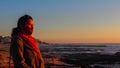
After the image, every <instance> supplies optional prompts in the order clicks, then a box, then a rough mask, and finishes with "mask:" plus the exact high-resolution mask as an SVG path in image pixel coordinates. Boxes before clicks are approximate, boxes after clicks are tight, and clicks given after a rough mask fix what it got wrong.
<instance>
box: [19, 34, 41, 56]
mask: <svg viewBox="0 0 120 68" xmlns="http://www.w3.org/2000/svg"><path fill="white" fill-rule="evenodd" d="M18 36H19V37H21V38H22V39H23V41H24V42H25V43H26V44H28V45H29V46H30V47H32V48H33V50H34V51H35V52H36V53H37V54H38V55H39V48H38V47H37V42H36V41H35V39H34V38H33V37H32V36H31V35H25V34H22V33H18Z"/></svg>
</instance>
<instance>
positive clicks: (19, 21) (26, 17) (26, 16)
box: [11, 15, 33, 36]
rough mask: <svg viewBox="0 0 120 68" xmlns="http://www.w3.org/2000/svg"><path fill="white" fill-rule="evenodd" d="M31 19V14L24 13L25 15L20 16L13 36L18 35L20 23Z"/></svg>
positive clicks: (13, 30) (22, 23)
mask: <svg viewBox="0 0 120 68" xmlns="http://www.w3.org/2000/svg"><path fill="white" fill-rule="evenodd" d="M29 19H32V17H31V16H30V15H24V16H22V17H20V18H19V19H18V22H17V27H15V28H13V29H12V34H11V36H15V35H18V32H19V31H20V25H24V24H26V22H27V21H28V20H29ZM32 20H33V19H32Z"/></svg>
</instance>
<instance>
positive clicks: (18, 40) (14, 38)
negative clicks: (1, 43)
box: [11, 36, 23, 43]
mask: <svg viewBox="0 0 120 68" xmlns="http://www.w3.org/2000/svg"><path fill="white" fill-rule="evenodd" d="M11 42H14V43H23V40H22V38H21V37H19V36H12V38H11Z"/></svg>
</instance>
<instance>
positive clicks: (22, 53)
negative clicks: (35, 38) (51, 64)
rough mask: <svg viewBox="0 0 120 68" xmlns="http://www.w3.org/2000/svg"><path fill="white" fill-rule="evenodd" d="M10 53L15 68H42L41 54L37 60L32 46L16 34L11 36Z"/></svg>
mask: <svg viewBox="0 0 120 68" xmlns="http://www.w3.org/2000/svg"><path fill="white" fill-rule="evenodd" d="M39 54H40V53H39ZM10 55H11V56H12V59H13V62H14V67H15V68H44V62H43V59H42V56H41V54H40V56H41V60H38V59H37V54H36V52H35V51H34V50H33V48H31V47H30V46H29V45H27V44H26V43H25V42H24V41H23V40H22V38H20V37H18V36H13V37H12V40H11V46H10Z"/></svg>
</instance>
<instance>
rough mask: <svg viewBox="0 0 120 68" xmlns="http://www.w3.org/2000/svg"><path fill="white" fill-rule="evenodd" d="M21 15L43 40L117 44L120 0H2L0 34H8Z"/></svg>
mask: <svg viewBox="0 0 120 68" xmlns="http://www.w3.org/2000/svg"><path fill="white" fill-rule="evenodd" d="M24 14H28V15H31V16H32V17H33V19H34V23H35V29H34V30H35V31H34V33H33V36H34V37H35V38H37V39H40V40H42V41H46V42H51V43H120V0H19V1H18V0H1V1H0V35H10V34H11V30H12V28H13V27H16V26H17V20H18V18H19V17H21V16H23V15H24Z"/></svg>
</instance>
